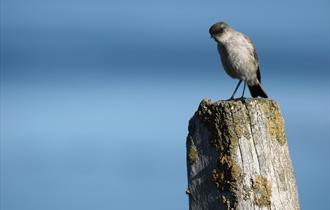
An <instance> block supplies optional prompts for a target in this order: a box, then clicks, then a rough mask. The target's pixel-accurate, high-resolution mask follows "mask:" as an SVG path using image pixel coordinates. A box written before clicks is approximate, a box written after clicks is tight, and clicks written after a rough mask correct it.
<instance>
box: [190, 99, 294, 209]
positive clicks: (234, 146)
mask: <svg viewBox="0 0 330 210" xmlns="http://www.w3.org/2000/svg"><path fill="white" fill-rule="evenodd" d="M187 167H188V189H187V194H188V195H189V209H190V210H220V209H242V210H248V209H251V210H255V209H272V210H275V209H277V210H291V209H294V210H296V209H299V200H298V192H297V187H296V181H295V175H294V172H293V168H292V164H291V159H290V155H289V150H288V145H287V142H286V137H285V130H284V122H283V118H282V116H281V113H280V109H279V106H278V105H277V103H276V102H275V101H273V100H270V99H242V100H230V101H217V102H214V103H212V102H211V101H210V100H203V101H202V102H201V103H200V105H199V108H198V110H197V111H196V113H195V115H194V116H193V117H192V119H191V120H190V122H189V134H188V137H187Z"/></svg>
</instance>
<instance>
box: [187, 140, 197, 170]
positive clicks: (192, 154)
mask: <svg viewBox="0 0 330 210" xmlns="http://www.w3.org/2000/svg"><path fill="white" fill-rule="evenodd" d="M191 142H192V143H191V144H190V147H189V152H188V160H189V163H190V164H193V163H195V161H196V160H197V159H198V151H197V148H196V146H195V145H194V143H193V141H191Z"/></svg>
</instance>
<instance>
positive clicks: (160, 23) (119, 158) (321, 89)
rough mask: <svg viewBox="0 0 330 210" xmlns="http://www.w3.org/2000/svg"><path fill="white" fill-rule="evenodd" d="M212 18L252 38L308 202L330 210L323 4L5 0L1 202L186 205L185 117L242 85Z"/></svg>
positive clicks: (12, 205)
mask: <svg viewBox="0 0 330 210" xmlns="http://www.w3.org/2000/svg"><path fill="white" fill-rule="evenodd" d="M219 20H225V21H227V22H228V23H229V24H231V25H232V26H233V27H234V28H236V29H237V30H239V31H242V32H244V33H246V34H247V35H249V36H250V37H251V38H252V39H253V41H254V43H255V44H256V46H257V51H258V54H259V58H260V62H261V74H262V80H263V84H264V87H265V89H266V90H267V92H268V94H269V95H270V96H271V98H273V99H275V100H276V101H277V102H279V104H280V106H281V109H282V113H283V115H284V118H285V121H286V132H287V138H288V142H289V148H290V151H291V157H292V160H293V164H294V167H295V172H296V176H297V181H298V187H299V196H300V202H301V207H302V209H329V197H330V195H329V194H330V193H329V168H330V166H329V1H327V0H317V1H314V0H293V1H284V0H280V1H262V0H257V1H219V0H210V1H196V0H191V1H186V0H185V1H184V0H178V1H174V0H168V1H159V0H141V1H133V0H122V1H119V0H111V1H105V0H94V1H91V0H80V1H78V0H57V1H51V0H28V1H27V0H24V1H23V0H1V134H0V135H1V172H0V174H1V187H0V189H1V197H0V198H1V202H0V203H1V206H0V208H1V210H21V209H24V210H45V209H47V210H48V209H49V210H53V209H54V210H57V209H61V210H62V209H65V210H66V209H68V210H69V209H70V210H72V209H79V210H84V209H98V210H102V209H113V210H124V209H125V210H127V209H141V210H149V209H150V210H153V209H158V210H169V209H171V210H172V209H181V210H182V209H188V200H187V197H186V195H185V193H184V192H185V189H186V186H187V181H186V163H185V138H186V135H187V125H188V120H189V118H190V117H191V116H192V115H193V114H194V111H195V110H196V109H197V107H198V104H199V102H200V101H201V99H202V98H206V97H207V98H211V99H212V100H218V99H227V98H228V97H229V96H230V95H231V93H232V91H233V89H234V87H235V85H236V82H237V81H234V80H232V79H231V78H229V77H228V76H227V75H226V74H225V73H224V71H223V70H222V67H221V64H220V60H219V57H218V54H217V51H216V45H215V43H214V41H213V40H211V39H210V36H209V34H208V28H209V26H210V25H212V24H213V23H215V22H217V21H219Z"/></svg>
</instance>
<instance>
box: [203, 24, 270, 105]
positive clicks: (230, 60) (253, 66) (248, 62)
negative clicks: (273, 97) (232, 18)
mask: <svg viewBox="0 0 330 210" xmlns="http://www.w3.org/2000/svg"><path fill="white" fill-rule="evenodd" d="M209 33H210V35H211V38H213V39H214V40H215V42H216V43H217V49H218V52H219V54H220V59H221V62H222V65H223V68H224V70H225V72H226V73H227V74H228V75H229V76H230V77H232V78H234V79H238V80H239V82H238V84H237V86H236V88H235V90H234V92H233V94H232V96H231V97H230V98H229V100H231V99H234V96H235V93H236V92H237V89H238V88H239V86H240V85H241V83H242V81H244V87H243V93H242V96H241V98H244V92H245V87H246V85H247V86H248V88H249V90H250V93H251V96H252V97H253V98H257V97H258V96H260V97H262V98H268V95H267V93H266V91H265V90H264V89H263V87H262V86H261V75H260V68H259V59H258V56H257V52H256V48H255V46H254V44H253V42H252V40H251V39H250V38H249V37H248V36H247V35H245V34H243V33H240V32H238V31H236V30H235V29H233V28H232V27H231V26H229V25H228V24H227V23H225V22H223V21H221V22H217V23H215V24H213V25H212V26H211V27H210V28H209Z"/></svg>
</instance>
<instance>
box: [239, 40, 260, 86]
mask: <svg viewBox="0 0 330 210" xmlns="http://www.w3.org/2000/svg"><path fill="white" fill-rule="evenodd" d="M243 36H244V38H245V39H246V40H247V42H248V43H249V44H250V45H251V48H250V49H251V50H250V53H251V56H252V57H253V58H254V60H255V62H256V63H255V64H256V66H257V67H258V70H257V78H258V80H259V82H260V83H261V75H260V69H259V58H258V55H257V50H256V47H255V46H254V44H253V42H252V40H251V39H250V37H248V36H247V35H245V34H243Z"/></svg>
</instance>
